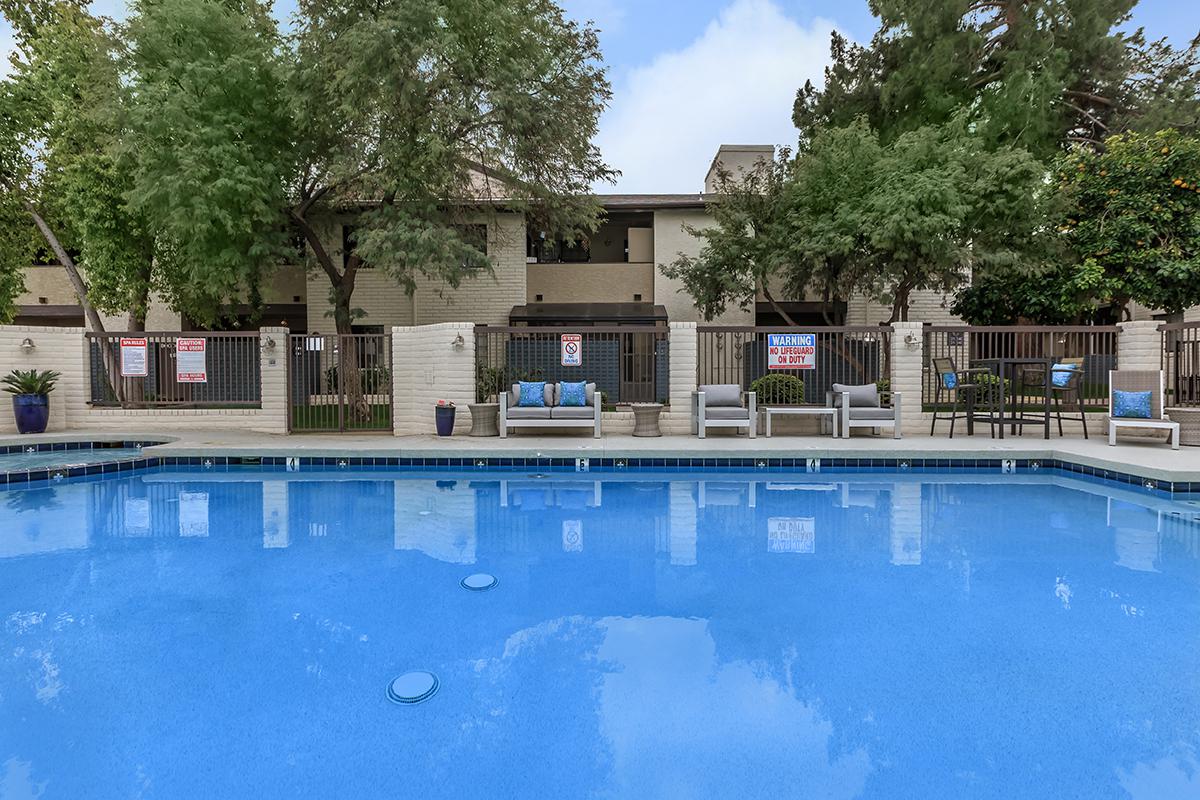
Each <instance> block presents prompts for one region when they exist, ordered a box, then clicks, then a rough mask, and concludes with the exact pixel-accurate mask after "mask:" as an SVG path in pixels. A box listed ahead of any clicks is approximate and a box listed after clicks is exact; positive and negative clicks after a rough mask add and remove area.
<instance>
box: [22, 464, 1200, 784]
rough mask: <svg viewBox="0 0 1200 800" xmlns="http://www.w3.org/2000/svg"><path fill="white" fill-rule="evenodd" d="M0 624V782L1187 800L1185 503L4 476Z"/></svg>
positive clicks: (1189, 560) (1104, 493) (1090, 486)
mask: <svg viewBox="0 0 1200 800" xmlns="http://www.w3.org/2000/svg"><path fill="white" fill-rule="evenodd" d="M479 572H485V573H490V574H492V575H495V576H496V577H497V578H498V584H497V586H496V587H495V588H494V589H492V590H490V591H484V592H472V591H467V590H466V589H464V588H462V587H461V586H460V581H461V580H462V579H463V578H464V577H466V576H468V575H470V574H472V573H479ZM0 617H2V619H3V630H2V634H0V636H2V640H0V645H2V646H0V787H3V788H4V789H5V790H7V792H8V793H9V794H10V795H12V796H15V797H24V796H39V795H38V791H41V794H40V796H41V797H44V798H57V797H68V798H76V797H85V796H86V797H114V798H115V797H134V796H137V797H151V798H176V797H250V796H253V797H261V798H274V797H295V796H305V797H414V798H415V797H421V798H425V797H462V796H467V795H477V794H485V795H487V796H491V797H497V798H507V797H564V798H566V797H572V798H573V797H592V796H598V797H638V798H642V797H738V798H745V797H754V798H757V797H822V798H824V797H830V798H852V797H866V798H914V797H921V798H924V797H954V798H970V797H1005V798H1014V797H1021V798H1040V797H1047V798H1050V797H1053V798H1065V797H1087V798H1110V797H1111V798H1118V797H1135V798H1156V800H1159V799H1161V798H1173V797H1195V796H1197V793H1198V792H1200V755H1198V753H1200V672H1198V670H1197V669H1196V665H1197V664H1198V663H1200V507H1198V506H1196V505H1193V504H1189V503H1187V502H1184V501H1182V500H1178V499H1174V500H1173V499H1168V498H1163V497H1159V496H1154V495H1152V494H1150V493H1144V492H1135V491H1132V490H1128V489H1123V488H1119V487H1115V486H1109V485H1104V484H1100V483H1098V482H1085V481H1082V480H1076V479H1072V478H1066V477H1062V476H1056V475H1046V474H1042V475H1036V474H1028V475H1018V476H1013V475H1006V476H1000V475H970V474H953V475H951V474H945V475H939V474H919V475H918V474H888V473H880V474H847V475H838V474H836V473H826V474H819V475H809V474H787V473H775V474H770V475H755V474H752V473H739V474H728V475H722V474H718V473H712V472H710V473H679V474H669V473H637V472H627V473H620V474H617V473H604V472H597V473H592V474H573V473H560V474H554V473H550V474H547V475H543V476H536V475H532V474H526V473H520V472H476V473H451V472H440V473H432V474H418V473H412V472H409V473H403V472H389V471H382V470H380V471H338V472H319V471H311V472H303V471H302V472H298V473H285V472H264V471H259V470H256V469H251V468H230V469H228V470H225V471H203V470H195V471H190V472H189V471H183V470H164V469H152V470H149V471H146V472H142V473H138V474H134V475H122V476H120V477H104V478H96V479H93V480H90V481H64V482H61V483H58V484H55V485H46V484H41V485H38V486H33V487H31V488H25V489H11V488H10V489H8V490H4V491H0ZM414 669H416V670H420V669H425V670H429V671H431V672H433V673H435V674H436V675H437V676H438V678H439V680H440V689H439V691H438V692H437V694H435V695H434V696H433V697H432V698H430V699H428V700H426V701H425V702H423V703H420V704H418V705H412V706H401V705H397V704H395V703H393V702H390V701H389V700H388V698H387V695H386V689H387V687H388V684H389V682H390V681H391V680H392V679H393V678H394V677H395V676H397V675H399V674H401V673H404V672H406V671H409V670H414ZM0 794H2V792H0Z"/></svg>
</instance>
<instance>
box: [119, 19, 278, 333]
mask: <svg viewBox="0 0 1200 800" xmlns="http://www.w3.org/2000/svg"><path fill="white" fill-rule="evenodd" d="M133 10H134V14H133V15H132V17H131V18H130V21H129V23H128V25H127V27H126V30H125V35H126V39H127V42H128V44H129V47H130V58H129V63H130V67H131V71H132V75H133V79H132V95H133V97H132V99H131V101H130V102H129V104H128V112H127V115H126V118H127V131H126V133H125V137H124V142H123V154H125V155H127V156H128V161H129V165H128V166H129V175H130V180H129V181H128V186H127V188H126V190H125V197H126V198H127V199H128V201H129V205H130V207H131V209H132V210H133V211H134V213H135V214H136V215H137V216H138V217H139V218H141V219H144V220H145V224H146V226H147V227H148V228H149V229H150V230H153V231H154V233H155V237H156V240H157V242H158V257H159V259H160V260H163V261H165V262H166V264H167V266H168V267H169V269H167V270H164V272H165V273H166V278H167V280H164V281H163V282H162V288H163V291H164V292H165V293H166V294H167V295H168V297H169V298H170V299H171V301H172V302H173V304H174V305H176V307H179V308H183V309H185V310H186V311H187V313H188V315H189V316H190V317H192V318H193V319H196V320H199V321H201V322H205V323H209V324H211V323H213V322H215V321H216V320H217V319H218V318H219V317H220V316H221V314H222V310H223V309H224V308H225V307H227V306H228V305H229V304H232V303H236V302H238V301H240V300H241V299H244V298H246V297H249V298H251V299H252V300H253V299H256V298H257V296H258V286H259V283H260V280H261V278H262V276H263V275H264V273H266V272H268V271H269V270H271V269H272V268H273V267H274V266H276V265H277V264H278V263H279V261H280V259H281V257H282V253H283V248H284V245H285V240H286V236H285V233H286V232H285V225H284V216H283V209H284V207H285V205H286V202H287V195H286V191H285V186H284V181H285V179H286V177H287V176H288V175H290V172H291V170H292V167H293V163H294V162H293V159H292V156H291V154H290V152H289V150H290V136H291V125H290V121H289V119H288V114H287V108H286V102H287V98H286V96H285V93H284V86H285V84H286V74H285V65H284V63H283V61H282V41H281V38H280V36H279V33H278V31H277V29H276V25H275V23H274V21H273V20H272V19H271V17H270V15H269V13H268V8H267V7H266V6H265V5H260V4H257V3H255V2H246V3H231V4H226V3H223V2H218V1H217V0H152V1H150V0H147V1H146V2H139V3H136V4H135V5H134V9H133Z"/></svg>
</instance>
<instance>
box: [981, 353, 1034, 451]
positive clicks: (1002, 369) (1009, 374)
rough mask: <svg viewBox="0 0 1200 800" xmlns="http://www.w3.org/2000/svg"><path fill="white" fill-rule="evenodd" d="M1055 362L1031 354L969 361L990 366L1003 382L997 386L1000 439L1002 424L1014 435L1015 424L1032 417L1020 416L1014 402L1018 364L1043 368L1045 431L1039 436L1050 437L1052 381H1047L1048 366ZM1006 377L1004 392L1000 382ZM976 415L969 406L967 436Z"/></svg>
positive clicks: (1027, 421) (1024, 423)
mask: <svg viewBox="0 0 1200 800" xmlns="http://www.w3.org/2000/svg"><path fill="white" fill-rule="evenodd" d="M1054 363H1055V359H1054V358H1036V357H1031V356H1019V357H1012V358H976V359H972V360H971V366H973V367H986V368H987V369H990V370H991V371H992V374H993V375H998V376H999V377H1000V380H1001V381H1002V383H1001V384H1000V386H1001V392H1000V416H999V418H998V419H997V420H996V422H997V424H999V426H1000V438H1001V439H1003V438H1004V426H1005V425H1009V426H1011V432H1012V433H1013V434H1014V435H1015V434H1016V432H1017V426H1018V425H1020V426H1024V425H1027V424H1029V423H1030V422H1031V420H1028V419H1026V418H1024V417H1022V416H1020V414H1019V408H1018V404H1017V388H1018V386H1017V384H1018V381H1017V372H1018V368H1020V367H1039V368H1041V369H1042V370H1044V372H1043V374H1044V375H1045V378H1044V379H1043V380H1042V393H1043V403H1044V405H1043V408H1042V410H1043V412H1044V413H1043V414H1042V425H1043V428H1044V431H1043V435H1042V438H1043V439H1049V438H1050V402H1051V391H1050V383H1051V382H1050V378H1049V376H1050V369H1051V367H1053V366H1054ZM1005 380H1007V381H1008V382H1009V383H1008V385H1009V391H1008V392H1005V391H1003V387H1004V384H1003V381H1005ZM973 405H974V402H973V401H972V406H973ZM975 416H976V415H975V409H974V408H973V407H972V408H969V409H968V410H967V433H968V435H969V434H972V433H974V432H975ZM983 419H986V417H984V418H983Z"/></svg>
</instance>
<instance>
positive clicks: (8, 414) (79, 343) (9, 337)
mask: <svg viewBox="0 0 1200 800" xmlns="http://www.w3.org/2000/svg"><path fill="white" fill-rule="evenodd" d="M25 339H29V340H30V341H31V342H33V345H34V348H33V350H31V351H30V352H28V353H26V352H24V351H23V350H22V349H21V342H22V341H24V340H25ZM84 364H85V361H84V347H83V328H42V327H31V326H25V325H4V326H0V376H2V375H7V374H8V373H9V372H11V371H12V370H14V369H22V370H26V369H37V370H47V369H51V370H55V371H56V372H60V373H62V377H61V378H59V380H58V386H57V388H55V390H54V392H53V393H51V395H50V423H49V425H48V426H47V428H46V430H48V431H61V430H63V429H65V428H71V427H77V426H78V425H79V422H80V420H79V416H80V413H81V411H82V409H83V408H84V405H83V403H84V400H85V399H86V398H85V397H84V394H83V393H84V391H85V387H86V383H85V381H84V377H85V372H84ZM0 397H2V398H3V399H4V400H5V401H6V402H4V406H5V408H3V409H0V433H15V432H16V430H17V426H16V423H15V422H14V421H13V415H12V406H11V402H9V401H8V399H9V398H10V397H11V395H9V394H7V393H4V394H2V395H0Z"/></svg>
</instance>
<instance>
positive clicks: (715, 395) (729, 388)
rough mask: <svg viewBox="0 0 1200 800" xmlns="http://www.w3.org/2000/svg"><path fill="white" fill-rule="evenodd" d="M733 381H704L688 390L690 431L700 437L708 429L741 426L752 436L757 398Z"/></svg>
mask: <svg viewBox="0 0 1200 800" xmlns="http://www.w3.org/2000/svg"><path fill="white" fill-rule="evenodd" d="M742 395H743V392H742V387H741V386H739V385H738V384H736V383H717V384H705V385H703V386H700V387H699V388H698V389H697V390H696V391H695V392H692V433H694V434H696V435H697V436H699V437H700V438H701V439H703V438H704V433H705V431H706V430H707V429H709V428H745V429H746V433H747V435H748V436H749V437H750V438H751V439H753V438H755V435H756V434H757V426H758V400H757V396H756V394H755V393H754V392H745V402H744V403H743V400H742Z"/></svg>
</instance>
